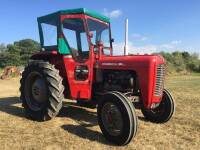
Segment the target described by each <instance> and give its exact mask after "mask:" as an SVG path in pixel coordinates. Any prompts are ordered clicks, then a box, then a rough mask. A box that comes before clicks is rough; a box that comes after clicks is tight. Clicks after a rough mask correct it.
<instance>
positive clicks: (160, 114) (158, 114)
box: [142, 89, 175, 123]
mask: <svg viewBox="0 0 200 150" xmlns="http://www.w3.org/2000/svg"><path fill="white" fill-rule="evenodd" d="M174 112H175V104H174V99H173V97H172V95H171V94H170V92H169V91H168V90H166V89H164V90H163V97H162V100H161V102H160V104H159V106H158V107H156V108H154V109H150V110H147V109H145V108H144V107H142V113H143V115H144V117H145V118H146V119H147V120H149V121H151V122H155V123H164V122H167V121H168V120H169V119H171V117H172V116H173V114H174Z"/></svg>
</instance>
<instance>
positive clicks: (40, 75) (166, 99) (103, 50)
mask: <svg viewBox="0 0 200 150" xmlns="http://www.w3.org/2000/svg"><path fill="white" fill-rule="evenodd" d="M38 27H39V35H40V42H41V47H42V48H41V52H39V53H36V54H34V55H32V56H31V58H30V61H29V64H28V65H27V66H26V68H25V70H24V72H23V73H22V79H21V81H20V82H21V87H20V91H21V96H20V99H21V100H22V105H23V107H24V109H25V112H26V113H27V114H28V116H30V118H31V119H33V120H39V121H46V120H50V119H52V118H54V117H55V116H56V115H58V113H59V111H60V109H61V108H62V102H63V99H64V98H67V99H72V100H76V101H78V102H83V103H92V104H96V107H97V116H98V123H99V126H100V129H101V131H102V133H103V135H104V136H105V138H106V139H107V140H109V141H111V142H113V143H115V144H117V145H126V144H128V143H129V142H130V141H131V139H132V138H133V137H134V136H135V135H136V132H137V126H138V119H137V115H136V112H135V108H139V109H141V111H142V113H143V115H144V117H145V118H146V119H147V120H149V121H151V122H155V123H164V122H167V121H168V120H169V119H170V118H171V117H172V115H173V113H174V110H175V106H174V100H173V98H172V96H171V94H170V93H169V91H168V90H166V89H165V88H164V76H165V61H164V59H163V57H162V56H160V55H126V56H113V47H112V43H113V42H114V40H113V39H112V35H111V26H110V20H109V18H107V17H106V16H103V15H101V14H98V13H96V12H93V11H90V10H87V9H84V8H80V9H70V10H62V11H58V12H55V13H52V14H49V15H46V16H43V17H39V18H38Z"/></svg>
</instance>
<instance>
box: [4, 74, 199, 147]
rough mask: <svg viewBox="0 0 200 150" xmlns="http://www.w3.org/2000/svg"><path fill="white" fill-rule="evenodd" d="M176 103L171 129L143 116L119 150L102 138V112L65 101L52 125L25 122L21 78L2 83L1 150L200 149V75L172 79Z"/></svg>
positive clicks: (169, 81) (170, 82) (168, 80)
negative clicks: (99, 118) (133, 135)
mask: <svg viewBox="0 0 200 150" xmlns="http://www.w3.org/2000/svg"><path fill="white" fill-rule="evenodd" d="M166 86H167V87H168V88H169V89H170V90H171V91H172V93H173V95H174V98H175V99H176V104H177V108H176V114H175V116H174V117H173V119H172V120H171V121H169V122H168V123H166V124H153V123H150V122H147V121H145V120H144V118H143V116H142V115H141V113H140V112H139V111H138V116H139V130H138V133H137V136H136V138H135V139H134V140H132V141H131V143H130V144H129V145H127V146H124V147H117V146H113V145H112V144H111V143H109V142H107V141H106V140H105V139H104V137H103V136H102V134H101V132H100V129H99V127H98V124H97V119H96V112H95V111H96V110H92V109H86V108H81V107H78V106H75V105H74V104H73V103H71V102H65V106H64V107H63V109H62V111H61V113H60V115H59V116H58V117H57V118H55V119H53V120H51V121H48V122H34V121H31V120H28V119H26V118H25V116H24V113H23V109H22V107H21V104H20V101H19V91H18V88H19V79H18V78H14V79H8V80H0V149H58V150H59V149H95V150H98V149H200V117H199V116H200V75H196V76H179V77H169V78H168V79H167V85H166Z"/></svg>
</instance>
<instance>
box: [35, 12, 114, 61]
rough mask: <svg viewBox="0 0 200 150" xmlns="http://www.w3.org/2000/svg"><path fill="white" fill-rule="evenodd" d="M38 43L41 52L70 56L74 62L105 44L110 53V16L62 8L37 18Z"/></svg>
mask: <svg viewBox="0 0 200 150" xmlns="http://www.w3.org/2000/svg"><path fill="white" fill-rule="evenodd" d="M38 25H39V34H40V41H41V46H42V49H43V50H44V51H53V50H54V51H55V50H56V51H57V52H58V53H60V54H64V55H72V57H73V58H74V59H75V60H76V61H79V62H81V61H85V60H87V59H88V58H89V54H90V50H91V49H93V50H94V52H97V50H98V48H99V47H101V46H104V52H105V54H106V55H111V54H112V52H111V51H112V42H111V32H110V22H109V18H107V17H106V16H103V15H100V14H97V13H95V12H93V11H89V10H86V9H84V8H80V9H70V10H63V11H59V12H56V13H53V14H49V15H47V16H43V17H39V18H38Z"/></svg>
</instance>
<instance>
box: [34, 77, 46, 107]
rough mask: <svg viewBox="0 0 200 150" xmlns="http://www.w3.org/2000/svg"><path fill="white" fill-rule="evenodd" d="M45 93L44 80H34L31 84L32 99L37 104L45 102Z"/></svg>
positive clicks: (39, 78)
mask: <svg viewBox="0 0 200 150" xmlns="http://www.w3.org/2000/svg"><path fill="white" fill-rule="evenodd" d="M46 91H47V90H46V84H45V82H44V80H43V79H42V78H41V77H38V78H36V79H35V81H34V82H33V84H32V96H33V98H34V99H35V100H36V101H37V102H39V103H43V102H45V101H46V98H47V93H46Z"/></svg>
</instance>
